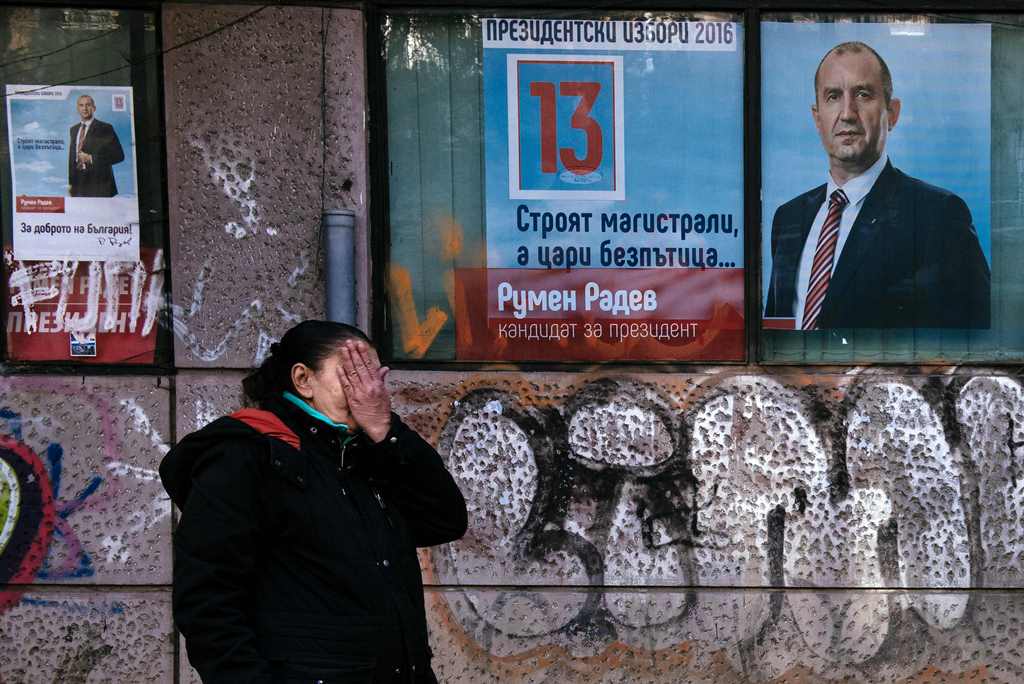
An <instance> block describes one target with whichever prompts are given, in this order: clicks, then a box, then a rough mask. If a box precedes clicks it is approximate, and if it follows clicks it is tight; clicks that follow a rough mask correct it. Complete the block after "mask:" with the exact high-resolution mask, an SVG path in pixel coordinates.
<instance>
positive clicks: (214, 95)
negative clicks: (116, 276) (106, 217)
mask: <svg viewBox="0 0 1024 684" xmlns="http://www.w3.org/2000/svg"><path fill="white" fill-rule="evenodd" d="M254 9H258V8H253V7H252V6H235V7H216V6H214V7H211V6H197V5H169V6H168V7H167V8H166V9H165V10H164V16H163V19H164V21H163V29H164V35H163V37H164V46H165V49H171V51H169V52H168V53H167V54H166V56H165V58H164V60H165V62H164V64H165V67H164V70H165V82H164V99H165V104H166V112H167V158H168V198H169V214H170V223H171V250H170V252H171V262H172V269H173V275H174V277H173V279H172V284H173V302H174V304H173V306H174V332H175V365H176V366H178V367H184V368H197V367H211V368H248V367H250V366H253V365H255V364H258V363H259V362H260V361H262V359H263V357H264V356H265V355H266V353H267V350H268V348H269V346H270V344H271V342H272V341H273V340H274V339H276V338H277V337H278V336H279V335H280V334H281V333H282V332H283V331H284V330H287V329H288V328H289V327H291V326H292V325H294V324H295V323H297V322H298V321H301V320H304V319H307V318H320V317H323V313H324V287H323V283H324V278H323V275H322V273H321V266H322V256H321V246H320V217H321V213H322V211H323V209H324V208H327V209H339V208H347V209H352V210H354V211H355V212H356V227H357V234H358V235H359V236H360V237H363V238H364V236H365V231H366V209H367V201H368V198H367V188H366V177H367V174H366V152H365V150H366V136H365V130H364V121H365V117H364V111H365V94H364V88H365V76H364V71H365V69H364V63H365V57H364V47H363V46H364V41H363V18H362V14H361V13H360V12H357V11H353V10H328V9H321V8H300V7H273V6H269V7H265V8H264V9H262V10H259V11H258V12H257V13H256V14H254V15H253V16H251V17H249V18H247V19H244V20H243V21H238V20H239V19H241V18H242V17H244V16H245V15H247V14H249V13H251V12H253V11H254ZM233 21H238V23H235V24H233V25H231V26H230V28H228V29H226V30H224V31H222V32H220V33H217V34H215V35H212V36H209V37H206V38H202V39H200V40H197V41H196V42H194V43H191V44H188V45H186V46H185V47H181V48H177V49H172V48H175V46H178V45H182V44H184V43H187V42H188V41H190V40H193V39H196V38H198V37H200V36H204V35H206V34H207V33H209V32H210V30H211V29H212V28H214V27H217V26H224V25H228V24H230V23H231V22H233ZM365 242H366V240H365V239H361V240H360V243H361V244H362V245H365ZM356 256H357V258H361V259H362V261H361V263H362V264H364V269H363V270H364V271H365V270H366V269H365V264H366V263H367V262H368V260H367V258H366V250H365V246H363V247H362V248H361V249H360V250H358V251H357V255H356ZM361 281H362V282H367V281H366V275H365V273H364V274H362V275H361ZM362 299H363V301H362V302H361V304H362V307H361V310H360V315H361V316H362V318H363V320H364V321H365V316H366V313H367V310H368V309H367V301H368V300H367V298H366V297H365V296H364V297H363V298H362Z"/></svg>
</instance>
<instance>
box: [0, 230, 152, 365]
mask: <svg viewBox="0 0 1024 684" xmlns="http://www.w3.org/2000/svg"><path fill="white" fill-rule="evenodd" d="M3 256H4V268H5V271H6V273H7V278H6V279H5V280H4V282H3V283H2V287H0V294H2V295H3V297H4V299H5V301H7V302H8V303H9V306H8V309H7V321H6V323H7V357H8V358H9V359H10V360H11V361H66V362H73V363H79V364H113V363H117V364H140V365H146V364H152V363H155V362H156V358H157V347H158V337H159V335H160V332H159V327H160V315H161V312H162V311H163V306H164V274H165V268H166V264H165V262H164V257H163V250H161V249H154V248H150V247H144V248H142V250H141V254H140V257H141V258H140V259H139V260H138V261H134V262H132V261H102V262H101V261H75V260H72V261H67V260H64V261H57V260H54V261H18V260H16V259H14V256H13V253H12V252H11V251H10V250H6V251H5V252H4V254H3Z"/></svg>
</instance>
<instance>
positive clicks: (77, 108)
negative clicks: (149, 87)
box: [6, 85, 140, 262]
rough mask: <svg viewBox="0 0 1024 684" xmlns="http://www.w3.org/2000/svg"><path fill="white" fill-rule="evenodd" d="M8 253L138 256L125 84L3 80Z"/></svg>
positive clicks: (131, 125)
mask: <svg viewBox="0 0 1024 684" xmlns="http://www.w3.org/2000/svg"><path fill="white" fill-rule="evenodd" d="M6 94H7V100H6V101H7V132H8V143H9V149H10V160H11V184H12V197H13V198H14V201H13V203H12V206H13V223H12V227H13V249H14V258H15V259H18V260H22V261H39V260H52V259H58V260H68V259H71V260H77V261H132V262H135V261H138V259H139V246H140V245H139V232H140V231H139V199H138V174H137V171H136V160H135V121H134V115H133V109H132V107H133V104H132V88H131V87H129V86H93V85H90V86H78V85H76V86H38V85H8V86H7V90H6Z"/></svg>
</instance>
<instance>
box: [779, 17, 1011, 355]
mask: <svg viewBox="0 0 1024 684" xmlns="http://www.w3.org/2000/svg"><path fill="white" fill-rule="evenodd" d="M761 36H762V37H761V41H762V49H763V59H762V83H763V90H762V97H761V102H762V113H763V118H762V121H763V125H762V130H761V139H762V163H763V173H762V178H763V193H762V199H763V202H762V211H763V215H762V217H761V220H762V225H763V226H764V229H763V239H762V245H763V248H762V254H761V259H762V274H763V279H762V283H761V284H762V301H761V305H762V307H763V311H764V327H765V328H766V329H768V330H770V331H771V332H768V333H767V334H768V335H770V336H772V340H774V341H775V342H776V343H778V344H785V342H784V340H785V339H787V336H789V337H792V336H803V335H812V336H813V335H816V334H817V335H819V336H820V338H821V339H822V340H827V339H832V338H835V339H837V340H842V341H843V343H844V344H845V342H846V340H847V339H853V338H852V337H848V336H847V334H846V333H844V332H840V333H836V332H835V331H836V330H837V329H838V330H846V329H874V330H891V329H918V330H922V329H938V330H945V331H948V330H950V329H952V330H964V331H966V330H984V329H988V328H989V327H990V325H991V313H992V306H991V264H992V249H991V218H992V216H991V214H992V211H991V187H990V185H991V177H992V173H991V128H992V126H991V120H992V106H991V102H992V92H991V91H992V85H991V82H992V78H991V76H992V73H991V69H992V66H991V65H992V49H991V43H992V36H991V27H990V25H988V24H984V23H971V24H955V23H931V22H928V21H914V22H903V23H901V22H890V23H868V22H864V23H860V22H808V21H800V22H789V21H767V22H764V23H763V24H762V29H761ZM840 191H841V193H842V195H841V197H839V196H837V195H836V193H837V192H840ZM836 197H839V201H836V200H835V199H834V198H836ZM778 331H784V332H778ZM785 331H788V332H785ZM815 331H825V332H823V333H817V332H815ZM870 334H871V332H870V330H869V331H865V332H864V333H862V339H870V338H869V336H870ZM887 334H890V335H891V334H892V333H887ZM909 334H910V332H909V331H908V332H907V335H909ZM888 339H890V343H893V344H895V342H894V341H895V340H896V339H897V338H895V337H890V338H888ZM899 339H900V340H901V342H900V343H901V344H902V343H903V342H902V340H905V341H906V345H907V346H908V348H909V347H910V345H911V344H921V343H922V340H923V339H924V338H923V337H920V336H918V337H917V338H916V339H910V338H909V337H900V338H899ZM943 339H945V340H946V347H945V348H944V351H945V352H946V353H949V352H950V350H951V349H952V347H950V346H949V345H950V344H951V342H950V340H951V339H952V338H951V337H949V334H947V335H946V337H945V338H943ZM800 343H801V342H799V341H797V342H794V343H793V344H800Z"/></svg>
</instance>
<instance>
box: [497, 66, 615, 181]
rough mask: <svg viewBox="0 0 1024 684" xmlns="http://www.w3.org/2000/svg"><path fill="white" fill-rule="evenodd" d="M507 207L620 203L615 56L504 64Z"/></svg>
mask: <svg viewBox="0 0 1024 684" xmlns="http://www.w3.org/2000/svg"><path fill="white" fill-rule="evenodd" d="M506 74H507V78H506V80H505V82H504V87H505V90H506V92H507V98H506V99H505V102H506V106H507V111H506V115H507V117H508V187H509V194H508V196H509V198H510V199H544V200H553V199H566V198H569V197H572V198H573V199H574V200H604V201H607V200H623V199H625V180H626V178H625V162H624V161H623V159H624V157H625V154H624V151H625V150H624V143H623V118H624V117H623V112H624V106H625V105H624V98H623V71H622V57H621V56H619V55H572V56H571V57H569V56H565V55H534V54H518V53H512V54H509V55H507V56H506Z"/></svg>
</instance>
